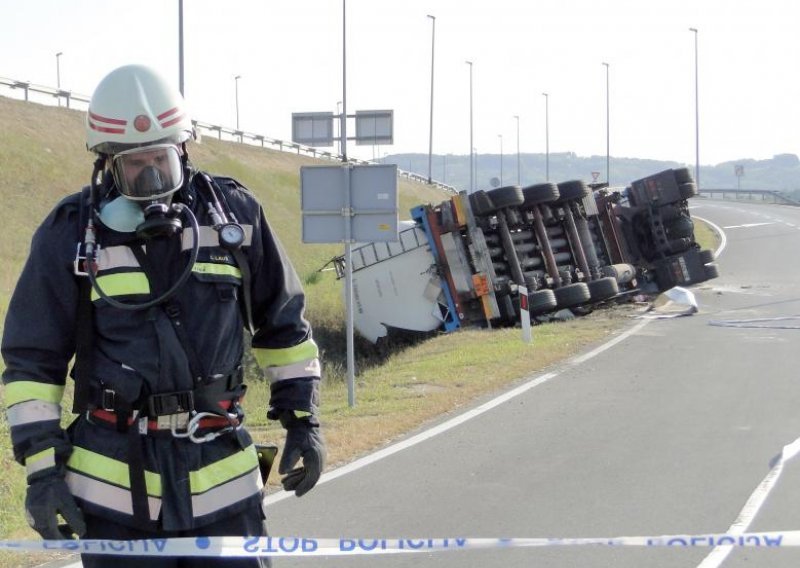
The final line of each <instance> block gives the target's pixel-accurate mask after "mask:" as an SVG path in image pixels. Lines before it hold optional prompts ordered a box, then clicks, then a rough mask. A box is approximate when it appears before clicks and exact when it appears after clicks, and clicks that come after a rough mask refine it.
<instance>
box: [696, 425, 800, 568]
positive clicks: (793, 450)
mask: <svg viewBox="0 0 800 568" xmlns="http://www.w3.org/2000/svg"><path fill="white" fill-rule="evenodd" d="M798 451H800V438H797V439H796V440H795V441H794V442H792V443H791V444H788V445H786V446H784V447H783V450H781V457H780V459H779V460H778V463H776V464H775V465H774V466H773V467H772V469H771V470H769V473H768V474H767V476H766V477H765V478H764V479H763V480H762V481H761V483H759V484H758V487H756V489H755V491H753V494H752V495H750V498H749V499H748V500H747V502H746V503H745V504H744V507H743V508H742V510H741V512H740V513H739V516H738V517H736V520H735V521H733V524H732V525H731V526H730V528H728V530H727V531H726V533H727V534H730V535H742V534H744V533H746V532H747V529H748V528H749V527H750V524H751V523H752V522H753V519H755V517H756V515H757V514H758V511H759V510H760V509H761V507H762V506H763V505H764V503H766V501H767V497H769V494H770V492H771V491H772V490H773V489H774V488H775V485H776V484H777V483H778V478H779V477H780V476H781V473H783V466H784V464H785V463H786V462H787V461H789V460H790V459H792V458H793V457H795V456H796V455H797V452H798ZM731 550H733V547H732V546H728V545H725V546H717V547H715V548H714V550H712V551H711V552H710V553H709V554H708V556H706V557H705V558H704V559H703V561H702V562H701V563H700V564H698V565H697V568H718V567H719V566H720V565H722V563H723V562H724V561H725V559H726V558H727V557H728V555H729V554H730V553H731Z"/></svg>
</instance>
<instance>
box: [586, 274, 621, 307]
mask: <svg viewBox="0 0 800 568" xmlns="http://www.w3.org/2000/svg"><path fill="white" fill-rule="evenodd" d="M617 294H619V285H618V284H617V279H616V278H612V277H610V276H608V277H606V278H598V279H597V280H592V281H591V282H589V295H590V296H591V297H592V301H593V302H602V301H603V300H608V299H609V298H613V297H614V296H616V295H617Z"/></svg>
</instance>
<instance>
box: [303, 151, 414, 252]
mask: <svg viewBox="0 0 800 568" xmlns="http://www.w3.org/2000/svg"><path fill="white" fill-rule="evenodd" d="M300 193H301V208H302V213H303V229H302V232H303V242H304V243H348V242H349V243H353V242H365V243H366V242H395V241H397V239H398V228H397V227H398V224H399V221H398V196H397V166H396V165H395V164H371V165H353V164H344V165H341V166H302V167H301V168H300Z"/></svg>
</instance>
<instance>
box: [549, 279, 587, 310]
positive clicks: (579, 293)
mask: <svg viewBox="0 0 800 568" xmlns="http://www.w3.org/2000/svg"><path fill="white" fill-rule="evenodd" d="M553 292H554V294H555V295H556V302H557V303H558V307H559V308H571V307H573V306H578V305H580V304H585V303H586V302H588V301H590V300H591V299H592V295H591V294H590V293H589V287H588V286H587V285H586V284H584V283H583V282H576V283H575V284H567V285H566V286H562V287H561V288H556V289H555V290H554V291H553Z"/></svg>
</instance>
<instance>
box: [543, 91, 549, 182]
mask: <svg viewBox="0 0 800 568" xmlns="http://www.w3.org/2000/svg"><path fill="white" fill-rule="evenodd" d="M542 95H543V96H544V152H545V153H544V156H545V158H544V171H545V178H544V179H545V181H550V95H548V94H547V93H542Z"/></svg>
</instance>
